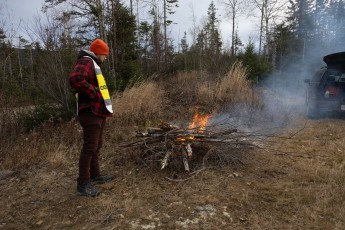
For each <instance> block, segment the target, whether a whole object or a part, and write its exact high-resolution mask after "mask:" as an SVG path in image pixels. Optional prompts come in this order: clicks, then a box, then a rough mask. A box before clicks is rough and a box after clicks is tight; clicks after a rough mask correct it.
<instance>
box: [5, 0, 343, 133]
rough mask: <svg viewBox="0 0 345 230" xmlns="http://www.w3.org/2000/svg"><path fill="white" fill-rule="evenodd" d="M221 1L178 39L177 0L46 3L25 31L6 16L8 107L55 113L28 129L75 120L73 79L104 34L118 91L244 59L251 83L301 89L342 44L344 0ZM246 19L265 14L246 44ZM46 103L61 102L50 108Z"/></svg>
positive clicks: (108, 68) (216, 73)
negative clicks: (224, 28) (225, 23)
mask: <svg viewBox="0 0 345 230" xmlns="http://www.w3.org/2000/svg"><path fill="white" fill-rule="evenodd" d="M217 4H218V6H219V9H218V8H216V6H215V2H214V1H210V4H209V8H208V10H207V12H205V17H204V18H203V19H202V20H201V21H200V22H196V21H195V20H191V24H192V27H191V29H190V30H189V31H185V32H184V34H183V36H182V38H181V40H180V41H177V42H176V41H174V40H173V38H172V37H171V33H170V32H171V30H172V28H173V27H174V26H178V25H175V24H174V21H172V20H171V17H172V15H173V14H174V13H175V12H177V11H178V10H179V1H178V0H152V1H138V0H137V1H135V0H130V1H120V0H112V1H110V0H93V1H86V0H58V1H57V0H45V2H44V4H43V5H42V11H43V12H44V13H45V15H46V18H45V19H44V20H43V19H42V18H34V19H33V21H34V23H32V25H31V26H28V27H27V31H26V34H25V35H22V34H16V33H13V31H11V30H10V29H9V28H10V23H11V22H9V21H8V20H7V21H6V18H5V14H1V15H2V18H1V23H0V46H1V49H0V78H1V79H0V89H1V91H0V94H1V95H0V96H1V98H2V100H1V101H2V102H1V106H2V107H8V106H10V107H13V106H29V105H36V106H37V105H39V106H38V107H36V108H38V109H39V108H40V106H44V109H41V110H40V111H41V112H40V113H42V112H43V111H46V112H44V113H49V114H43V115H42V117H40V118H38V120H39V121H32V120H30V121H28V124H27V125H26V126H27V128H28V129H32V128H34V127H35V125H36V123H39V124H40V123H41V122H42V121H41V120H44V119H47V118H51V117H54V119H60V118H63V119H70V118H71V117H72V116H73V115H74V113H75V105H74V104H75V102H74V97H73V95H72V94H71V91H70V86H69V84H68V81H67V79H68V76H69V74H70V72H71V70H72V68H73V65H74V64H75V61H76V57H77V53H78V51H79V50H80V49H88V45H89V44H90V42H91V41H92V40H93V39H94V38H97V37H98V38H101V39H103V40H105V41H106V42H107V43H108V44H109V47H110V56H109V59H107V62H106V63H105V64H104V65H103V66H102V70H103V72H104V73H105V74H104V75H105V76H106V78H107V82H108V85H109V88H110V90H111V92H123V91H124V90H125V89H126V88H130V87H132V86H133V85H135V84H139V83H140V82H143V81H145V80H147V79H156V80H158V79H164V78H169V77H172V76H174V75H176V73H178V72H188V71H196V73H197V76H198V78H199V79H203V78H205V76H206V75H208V76H211V77H212V78H214V79H220V78H222V77H223V76H224V75H225V74H226V73H227V72H228V71H229V70H230V68H231V67H232V65H233V64H234V63H235V62H236V61H239V60H240V61H241V62H242V63H243V65H244V66H245V67H246V68H248V75H247V80H249V81H250V82H251V83H252V84H253V85H261V84H264V85H268V86H273V89H279V88H281V87H284V88H288V89H293V90H295V91H296V92H301V91H300V90H299V89H302V88H304V84H303V79H304V77H305V76H310V74H311V72H313V71H314V70H315V68H319V67H320V66H322V57H323V56H324V55H326V54H329V53H332V52H340V51H342V50H344V42H343V41H344V38H345V28H344V27H345V22H344V21H345V4H344V2H343V1H342V0H338V1H333V0H332V1H327V2H326V1H319V0H318V1H307V0H293V1H292V0H291V1H281V0H279V1H278V0H252V1H249V0H242V1H234V0H219V1H217ZM139 7H145V9H147V12H146V13H145V15H144V16H142V15H139V14H142V12H139V10H138V9H139ZM0 9H1V10H3V11H4V10H5V9H4V6H2V7H1V8H0ZM244 9H246V10H244ZM219 11H220V12H222V13H223V14H224V15H226V19H224V18H222V20H229V22H230V24H231V25H232V28H231V38H230V39H229V40H230V45H229V46H226V45H225V43H224V40H225V39H228V38H224V37H222V34H221V32H220V30H219V22H220V20H221V19H220V18H218V15H219ZM250 12H258V14H256V15H254V14H251V13H250ZM244 16H245V17H254V16H255V17H256V18H257V19H258V22H259V23H258V25H259V27H258V32H257V37H258V38H259V39H258V41H255V42H254V41H253V40H251V39H249V41H248V42H247V43H246V44H244V43H243V42H242V41H241V39H240V37H239V36H238V31H239V30H241V28H238V26H237V25H238V19H239V17H244ZM191 18H192V19H193V14H192V15H191ZM28 38H29V39H28ZM187 38H191V39H189V40H191V41H187ZM47 103H49V104H53V105H54V107H53V108H49V109H48V108H47ZM56 105H59V106H56ZM56 110H58V111H56ZM48 111H49V112H48ZM52 113H53V114H52ZM40 116H41V115H40ZM35 120H37V119H36V118H35ZM4 123H5V122H4ZM2 126H3V128H2V131H3V130H5V129H6V128H4V126H5V125H4V124H3V125H2Z"/></svg>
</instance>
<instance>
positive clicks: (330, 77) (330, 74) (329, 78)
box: [325, 69, 345, 83]
mask: <svg viewBox="0 0 345 230" xmlns="http://www.w3.org/2000/svg"><path fill="white" fill-rule="evenodd" d="M341 77H342V72H341V71H339V70H338V69H328V70H327V71H326V73H325V80H326V82H328V83H332V82H339V79H341ZM344 80H345V79H344Z"/></svg>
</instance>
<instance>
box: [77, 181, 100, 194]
mask: <svg viewBox="0 0 345 230" xmlns="http://www.w3.org/2000/svg"><path fill="white" fill-rule="evenodd" d="M100 192H101V191H100V190H99V189H98V188H96V187H95V186H93V185H92V184H91V183H90V182H88V183H86V184H78V185H77V195H78V196H91V197H95V196H97V195H98V194H99V193H100Z"/></svg>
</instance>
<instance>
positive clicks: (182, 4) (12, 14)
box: [0, 0, 258, 44]
mask: <svg viewBox="0 0 345 230" xmlns="http://www.w3.org/2000/svg"><path fill="white" fill-rule="evenodd" d="M211 1H212V0H179V8H177V9H176V13H175V14H174V15H172V16H171V19H172V20H173V21H174V22H175V23H177V24H174V25H173V26H172V37H173V39H174V40H175V44H176V42H177V41H179V40H180V39H181V38H182V37H183V33H184V32H185V31H186V32H187V34H188V42H189V43H190V42H191V37H190V36H189V35H190V32H191V29H192V28H193V16H192V15H193V13H192V12H194V15H195V19H196V24H197V25H200V24H201V20H202V18H203V17H206V16H207V9H208V7H209V5H210V3H211ZM43 3H44V0H0V6H3V9H2V12H4V13H5V14H6V16H5V18H6V24H7V25H8V24H9V21H11V23H13V24H12V28H14V29H15V30H19V33H24V29H23V26H24V25H27V23H28V22H31V21H33V19H34V17H35V16H37V15H39V14H41V7H42V4H43ZM214 3H215V5H216V8H217V9H218V10H217V15H218V19H220V20H221V24H220V31H221V35H222V38H223V40H224V43H225V44H229V43H230V36H231V22H230V21H229V20H227V19H225V18H224V17H223V16H222V15H224V11H223V9H222V8H221V6H220V5H219V4H218V1H217V0H215V1H214ZM6 5H7V6H6ZM4 6H5V7H4ZM4 9H6V10H5V11H4ZM20 20H23V22H24V23H22V24H21V25H22V27H21V28H18V24H19V22H20ZM238 33H239V36H240V38H241V40H242V41H243V42H244V43H247V42H248V39H249V37H251V38H252V40H253V41H256V40H257V38H256V34H258V32H257V28H256V25H255V23H254V22H253V19H248V18H242V19H241V20H240V22H239V24H238Z"/></svg>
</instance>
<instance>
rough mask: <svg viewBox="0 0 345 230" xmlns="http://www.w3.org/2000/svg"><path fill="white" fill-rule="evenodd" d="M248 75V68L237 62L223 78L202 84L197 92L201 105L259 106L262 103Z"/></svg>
mask: <svg viewBox="0 0 345 230" xmlns="http://www.w3.org/2000/svg"><path fill="white" fill-rule="evenodd" d="M247 75H248V70H247V68H246V67H245V66H243V64H242V63H241V62H235V63H234V64H233V65H232V67H231V69H230V71H229V72H228V73H227V74H226V75H225V76H224V77H223V78H221V79H219V80H216V81H204V82H200V84H199V85H198V90H197V98H198V101H199V103H201V104H204V105H215V104H216V105H218V106H226V107H228V106H233V105H235V104H247V105H249V106H258V105H259V104H260V101H259V99H258V96H257V94H256V92H255V91H254V89H253V87H252V83H251V82H250V81H249V80H248V79H247Z"/></svg>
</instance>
